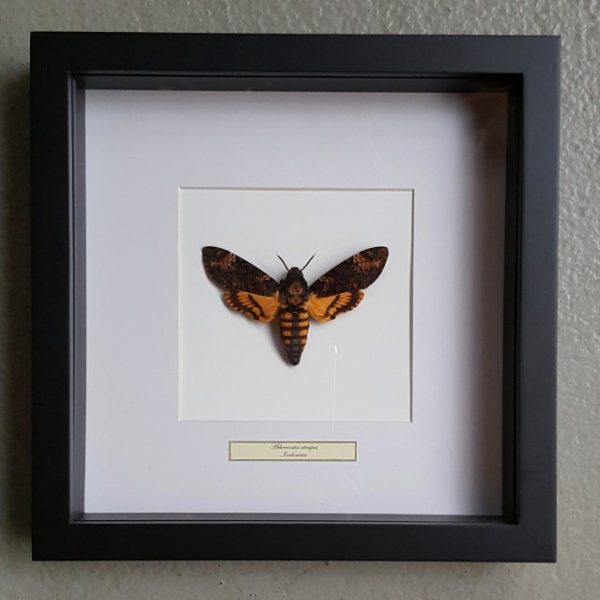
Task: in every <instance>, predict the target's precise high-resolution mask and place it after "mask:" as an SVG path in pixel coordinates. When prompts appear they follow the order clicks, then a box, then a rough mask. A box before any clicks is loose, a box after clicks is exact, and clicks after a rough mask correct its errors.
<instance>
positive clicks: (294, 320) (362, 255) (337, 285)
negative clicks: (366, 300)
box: [202, 246, 388, 365]
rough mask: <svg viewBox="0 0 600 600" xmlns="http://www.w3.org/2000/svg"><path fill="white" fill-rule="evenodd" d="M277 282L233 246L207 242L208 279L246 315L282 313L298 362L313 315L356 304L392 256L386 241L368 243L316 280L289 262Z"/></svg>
mask: <svg viewBox="0 0 600 600" xmlns="http://www.w3.org/2000/svg"><path fill="white" fill-rule="evenodd" d="M279 258H280V260H281V262H282V263H283V265H284V267H285V268H286V270H287V274H286V276H285V277H284V278H283V279H282V280H281V281H280V282H279V283H278V282H277V281H276V280H275V279H273V278H272V277H270V276H269V275H267V274H266V273H265V272H264V271H261V270H260V269H259V268H257V267H255V266H254V265H252V264H250V263H249V262H248V261H246V260H244V259H243V258H241V257H239V256H237V255H236V254H234V253H233V252H229V251H228V250H224V249H222V248H217V247H215V246H205V247H204V248H203V249H202V261H203V263H204V269H205V270H206V274H207V275H208V277H209V279H210V280H211V281H212V282H213V283H215V284H216V285H217V286H219V287H220V288H221V289H223V290H224V292H225V294H224V299H225V303H226V304H227V306H228V307H229V308H231V309H233V310H235V311H237V312H240V313H242V314H244V315H246V316H247V317H249V318H251V319H254V320H255V321H259V322H260V323H269V322H271V321H273V319H275V318H276V317H279V327H280V332H281V339H282V342H283V346H284V348H285V351H286V354H287V357H288V360H289V362H290V363H291V364H292V365H297V364H298V363H299V362H300V356H301V355H302V351H303V350H304V347H305V346H306V340H307V336H308V323H309V317H310V318H312V319H315V320H316V321H320V322H326V321H331V320H333V319H335V318H336V317H337V316H338V315H339V314H341V313H345V312H348V311H350V310H353V309H354V308H356V306H358V304H359V303H360V301H361V300H362V299H363V297H364V291H363V290H364V289H366V288H367V287H369V286H370V285H371V284H372V283H373V282H374V281H375V280H376V279H377V278H378V277H379V275H381V272H382V271H383V267H384V266H385V263H386V261H387V258H388V249H387V248H386V247H384V246H377V247H375V248H369V249H367V250H362V251H361V252H357V253H356V254H353V255H352V256H351V257H350V258H348V259H346V260H345V261H343V262H341V263H340V264H339V265H337V266H336V267H334V268H333V269H331V270H330V271H327V273H325V274H324V275H322V276H321V277H319V279H317V280H316V281H315V282H314V283H313V284H312V285H311V286H309V285H308V283H307V282H306V279H305V278H304V275H303V273H302V271H303V270H304V269H305V268H306V267H307V266H308V263H310V261H311V260H312V259H313V258H314V255H313V256H312V257H311V258H310V259H309V260H308V262H307V263H306V264H305V265H304V267H302V268H301V269H300V268H298V267H292V268H288V267H287V265H286V264H285V261H284V260H283V259H282V258H281V257H279Z"/></svg>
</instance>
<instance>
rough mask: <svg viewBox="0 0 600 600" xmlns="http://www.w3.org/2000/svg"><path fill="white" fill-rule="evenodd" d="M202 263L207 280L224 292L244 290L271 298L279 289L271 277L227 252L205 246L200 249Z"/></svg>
mask: <svg viewBox="0 0 600 600" xmlns="http://www.w3.org/2000/svg"><path fill="white" fill-rule="evenodd" d="M202 262H203V263H204V269H205V271H206V274H207V275H208V277H209V279H210V280H211V281H212V282H213V283H214V284H216V285H218V286H219V287H220V288H222V289H224V290H244V291H246V292H250V293H251V294H260V295H261V296H271V295H273V294H275V293H277V291H278V289H279V284H278V283H277V282H276V281H275V280H274V279H273V278H272V277H269V275H267V274H266V273H265V272H264V271H261V270H260V269H259V268H257V267H255V266H254V265H252V264H250V263H249V262H248V261H247V260H244V259H243V258H240V257H239V256H237V254H234V253H233V252H229V250H223V248H216V247H215V246H205V247H204V248H202Z"/></svg>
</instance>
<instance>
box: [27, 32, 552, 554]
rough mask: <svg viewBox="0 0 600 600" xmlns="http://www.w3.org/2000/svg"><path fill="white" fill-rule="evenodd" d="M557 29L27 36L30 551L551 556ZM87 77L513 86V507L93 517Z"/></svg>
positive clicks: (304, 85)
mask: <svg viewBox="0 0 600 600" xmlns="http://www.w3.org/2000/svg"><path fill="white" fill-rule="evenodd" d="M559 53H560V40H559V38H557V37H507V36H498V37H492V36H371V35H365V36H358V35H356V36H355V35H349V36H346V35H339V36H337V35H212V34H137V33H132V34H130V33H60V32H56V33H47V32H36V33H33V34H32V35H31V110H32V127H31V135H32V188H33V189H32V195H33V199H32V204H33V207H32V219H33V557H34V558H35V559H65V560H70V559H305V560H316V559H319V560H325V559H327V560H468V561H554V560H555V559H556V476H555V469H556V450H555V445H556V433H555V429H556V418H555V413H556V406H555V404H556V400H555V396H556V390H555V388H556V385H555V376H556V373H555V362H556V349H555V345H556V344H555V341H556V262H557V204H558V197H557V194H558V191H557V188H558V184H557V178H558V127H559ZM86 89H135V90H156V89H160V90H165V89H166V90H256V91H263V90H269V91H274V90H278V91H308V92H316V91H334V92H340V93H342V92H349V91H352V92H398V93H400V92H417V93H418V92H450V93H452V92H461V93H464V92H475V91H502V92H505V93H507V94H508V102H509V111H508V114H509V117H508V132H507V134H508V145H507V172H506V202H505V205H506V215H505V217H506V218H505V235H504V238H505V267H504V289H505V295H504V328H503V332H504V342H503V343H504V349H503V424H502V426H503V482H502V484H503V514H502V516H500V517H489V516H481V517H473V516H465V517H447V516H436V515H428V516H411V515H385V516H378V517H377V518H375V517H373V518H371V517H366V516H364V515H354V516H353V515H322V516H319V515H311V516H308V515H285V516H281V515H260V516H259V515H225V514H224V515H219V516H218V517H216V518H215V516H214V515H213V516H210V517H209V516H207V515H201V514H111V515H94V514H85V513H84V509H83V485H84V452H85V373H86V366H85V361H86V358H85V307H86V298H85V293H86V292H85V155H84V139H85V137H84V136H85V130H84V122H85V121H84V114H85V94H84V90H86Z"/></svg>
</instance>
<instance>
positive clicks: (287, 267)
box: [277, 254, 290, 272]
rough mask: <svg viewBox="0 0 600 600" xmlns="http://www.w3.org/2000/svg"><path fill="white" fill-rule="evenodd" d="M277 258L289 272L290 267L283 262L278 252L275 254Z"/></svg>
mask: <svg viewBox="0 0 600 600" xmlns="http://www.w3.org/2000/svg"><path fill="white" fill-rule="evenodd" d="M277 258H278V259H279V260H280V261H281V262H282V263H283V266H284V267H285V270H286V271H288V272H289V270H290V268H289V267H288V266H287V265H286V264H285V260H283V258H281V256H279V254H277Z"/></svg>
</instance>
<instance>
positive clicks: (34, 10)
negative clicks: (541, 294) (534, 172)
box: [0, 0, 600, 600]
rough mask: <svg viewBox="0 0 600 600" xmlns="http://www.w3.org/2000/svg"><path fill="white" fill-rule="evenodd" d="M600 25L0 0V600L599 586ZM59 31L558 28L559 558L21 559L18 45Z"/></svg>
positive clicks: (25, 197) (22, 261)
mask: <svg viewBox="0 0 600 600" xmlns="http://www.w3.org/2000/svg"><path fill="white" fill-rule="evenodd" d="M599 24H600V7H599V3H598V1H597V0H506V1H499V0H473V1H464V0H457V1H450V0H447V1H445V2H444V1H441V0H423V1H421V2H415V1H413V0H402V1H399V2H394V1H393V0H387V1H385V0H384V1H381V2H379V1H377V0H372V1H366V0H362V1H361V0H347V1H345V0H314V1H313V0H311V1H304V0H282V1H279V2H278V1H275V0H273V1H265V2H261V1H259V0H256V1H254V0H184V1H181V2H177V1H176V0H101V1H94V0H81V1H75V0H71V1H69V0H28V1H26V2H23V0H2V2H1V3H0V247H1V257H0V258H1V265H2V273H1V277H0V301H1V312H0V340H1V346H0V348H1V352H2V360H1V363H0V364H1V371H0V375H1V388H0V389H1V391H0V599H1V600H4V599H13V598H24V599H30V598H32V599H33V598H35V599H37V598H40V599H41V598H49V599H50V598H52V599H56V598H61V599H63V600H70V599H72V598H73V599H74V598H77V599H81V598H102V599H106V600H111V599H115V598H128V599H131V600H135V599H138V598H139V599H144V600H147V599H149V598H170V599H172V600H177V599H180V598H215V599H219V598H223V599H225V598H227V599H229V598H290V599H294V598H326V599H329V598H331V599H340V598H361V599H362V598H411V599H414V598H419V599H421V598H423V599H426V598H445V599H453V598H461V599H462V598H465V597H475V598H515V599H516V598H523V599H525V598H526V599H531V598H544V599H553V598H567V597H568V598H582V599H583V598H586V599H587V598H593V597H597V594H598V589H599V588H600V567H599V565H600V503H599V500H598V499H599V498H600V476H599V475H600V434H599V431H600V407H599V399H600V391H599V390H600V378H599V375H598V360H599V358H600V253H599V250H600V203H599V200H598V198H599V195H600V143H599V141H598V140H600V119H599V109H600V101H599V100H600V98H599V91H600V90H599V86H600V66H599V65H600V62H599V61H600V25H599ZM61 29H62V30H99V31H110V30H127V31H207V32H265V33H266V32H281V33H288V32H290V33H291V32H294V33H299V32H302V33H473V34H475V33H479V34H483V33H485V34H492V33H494V34H542V33H546V34H548V33H552V34H560V35H562V38H563V71H562V79H563V88H562V107H563V108H562V140H561V148H562V152H561V160H562V166H561V210H560V215H561V230H560V290H559V294H560V296H559V300H560V313H559V386H558V390H559V415H558V416H559V419H558V420H559V427H560V429H559V560H558V563H557V564H556V565H520V564H477V565H469V564H416V563H413V564H400V563H399V564H383V563H361V564H352V563H331V564H328V563H283V562H280V563H250V562H247V563H228V562H223V563H216V562H214V563H185V562H182V563H175V562H164V563H137V562H128V563H114V564H113V563H65V564H59V563H37V564H33V563H32V562H30V558H29V556H30V542H29V511H30V499H29V495H30V485H29V478H30V451H29V446H30V430H29V413H30V407H29V404H30V387H31V385H30V320H29V311H30V286H29V260H30V251H29V244H30V228H29V187H28V186H29V184H28V179H29V165H28V161H29V143H28V136H29V119H28V110H29V101H28V63H29V46H28V44H29V32H30V31H31V30H61Z"/></svg>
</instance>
